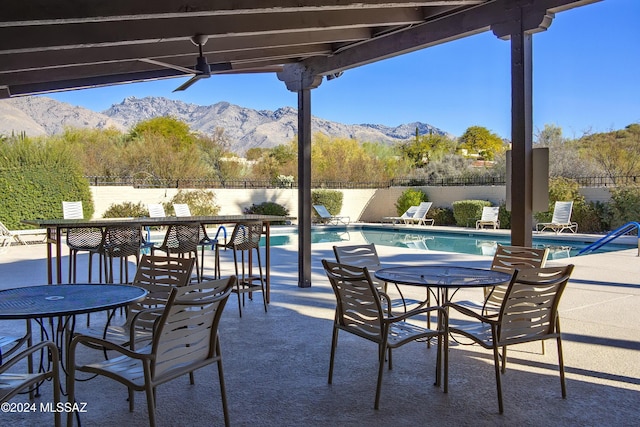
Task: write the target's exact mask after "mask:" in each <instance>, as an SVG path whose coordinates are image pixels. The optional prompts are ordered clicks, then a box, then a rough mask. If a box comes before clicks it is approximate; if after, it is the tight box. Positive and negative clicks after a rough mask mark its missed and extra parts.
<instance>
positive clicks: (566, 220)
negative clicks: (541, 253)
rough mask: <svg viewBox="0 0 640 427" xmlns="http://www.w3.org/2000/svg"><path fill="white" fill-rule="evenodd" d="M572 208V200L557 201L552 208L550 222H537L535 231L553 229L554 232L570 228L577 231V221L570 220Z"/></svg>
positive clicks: (573, 231) (557, 232) (558, 232)
mask: <svg viewBox="0 0 640 427" xmlns="http://www.w3.org/2000/svg"><path fill="white" fill-rule="evenodd" d="M572 209H573V201H569V202H558V201H556V204H555V206H554V208H553V217H552V218H551V222H539V223H538V224H536V231H545V230H547V229H549V230H552V231H555V232H556V234H560V233H562V232H563V231H564V230H570V231H571V232H572V233H575V232H577V231H578V223H577V222H571V210H572Z"/></svg>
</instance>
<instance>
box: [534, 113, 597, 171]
mask: <svg viewBox="0 0 640 427" xmlns="http://www.w3.org/2000/svg"><path fill="white" fill-rule="evenodd" d="M535 138H536V139H535V144H536V145H537V146H539V147H546V148H548V149H549V176H551V177H565V178H579V177H583V176H587V175H598V174H601V173H602V172H601V171H600V170H599V169H598V167H597V166H596V165H595V164H594V163H593V161H591V160H590V159H589V158H586V157H585V156H583V155H582V154H581V150H580V145H579V144H578V143H577V142H576V141H574V140H569V139H567V138H564V137H563V136H562V128H561V127H559V126H555V125H550V124H545V125H544V129H542V130H541V131H540V130H539V131H538V132H537V133H536V135H535Z"/></svg>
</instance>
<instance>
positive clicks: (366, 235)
mask: <svg viewBox="0 0 640 427" xmlns="http://www.w3.org/2000/svg"><path fill="white" fill-rule="evenodd" d="M350 241H353V242H355V243H354V244H356V243H361V242H363V241H364V242H367V243H373V244H375V245H381V246H395V247H401V248H413V249H422V250H432V251H442V252H454V253H463V254H473V255H486V256H489V257H493V255H494V254H495V251H496V246H497V245H498V243H500V244H503V245H509V244H510V241H511V240H510V237H509V236H508V235H504V236H502V235H501V236H496V235H487V234H483V233H474V232H473V230H469V232H464V233H448V232H443V231H435V230H415V231H414V230H407V229H386V228H382V227H368V226H358V227H345V228H339V227H332V228H330V229H329V228H327V229H325V228H324V227H323V228H314V229H313V230H312V231H311V243H312V244H313V243H323V242H325V243H326V242H329V243H332V242H335V243H338V242H342V243H343V244H348V242H350ZM590 243H591V241H580V240H577V239H576V236H575V235H571V236H569V235H567V236H566V239H563V238H561V237H555V238H554V237H552V238H550V237H549V236H548V235H547V236H539V237H536V236H534V238H533V247H536V248H541V247H547V248H549V259H560V258H569V257H574V256H577V255H578V252H579V251H580V250H581V249H582V248H584V247H585V246H587V245H589V244H590ZM270 244H271V245H272V246H283V245H297V244H298V233H297V230H296V229H292V228H287V229H284V230H278V229H277V227H272V229H271V240H270ZM260 245H261V246H264V237H263V238H262V240H261V242H260ZM635 247H636V245H635V244H621V243H617V244H616V243H608V244H607V245H605V246H604V247H602V248H601V249H598V250H597V251H595V253H601V252H610V251H617V250H623V249H633V248H635Z"/></svg>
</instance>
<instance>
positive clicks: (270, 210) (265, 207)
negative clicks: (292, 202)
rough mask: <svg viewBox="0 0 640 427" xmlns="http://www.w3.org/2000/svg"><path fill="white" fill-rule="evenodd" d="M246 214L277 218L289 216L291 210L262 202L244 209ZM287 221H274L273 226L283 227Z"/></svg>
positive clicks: (273, 203)
mask: <svg viewBox="0 0 640 427" xmlns="http://www.w3.org/2000/svg"><path fill="white" fill-rule="evenodd" d="M244 213H245V214H257V215H276V216H289V209H287V208H285V207H284V206H282V205H279V204H277V203H275V202H262V203H260V204H259V205H256V204H253V205H251V206H249V207H248V208H245V209H244ZM286 223H287V222H286V221H272V222H271V224H273V225H283V224H286Z"/></svg>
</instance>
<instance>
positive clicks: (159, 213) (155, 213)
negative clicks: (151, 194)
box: [147, 203, 167, 218]
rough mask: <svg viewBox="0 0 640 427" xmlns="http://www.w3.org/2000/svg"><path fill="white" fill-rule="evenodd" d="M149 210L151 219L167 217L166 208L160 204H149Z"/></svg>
mask: <svg viewBox="0 0 640 427" xmlns="http://www.w3.org/2000/svg"><path fill="white" fill-rule="evenodd" d="M147 209H149V218H162V217H165V216H167V215H166V213H165V212H164V206H162V205H161V204H160V203H149V204H148V205H147Z"/></svg>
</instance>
